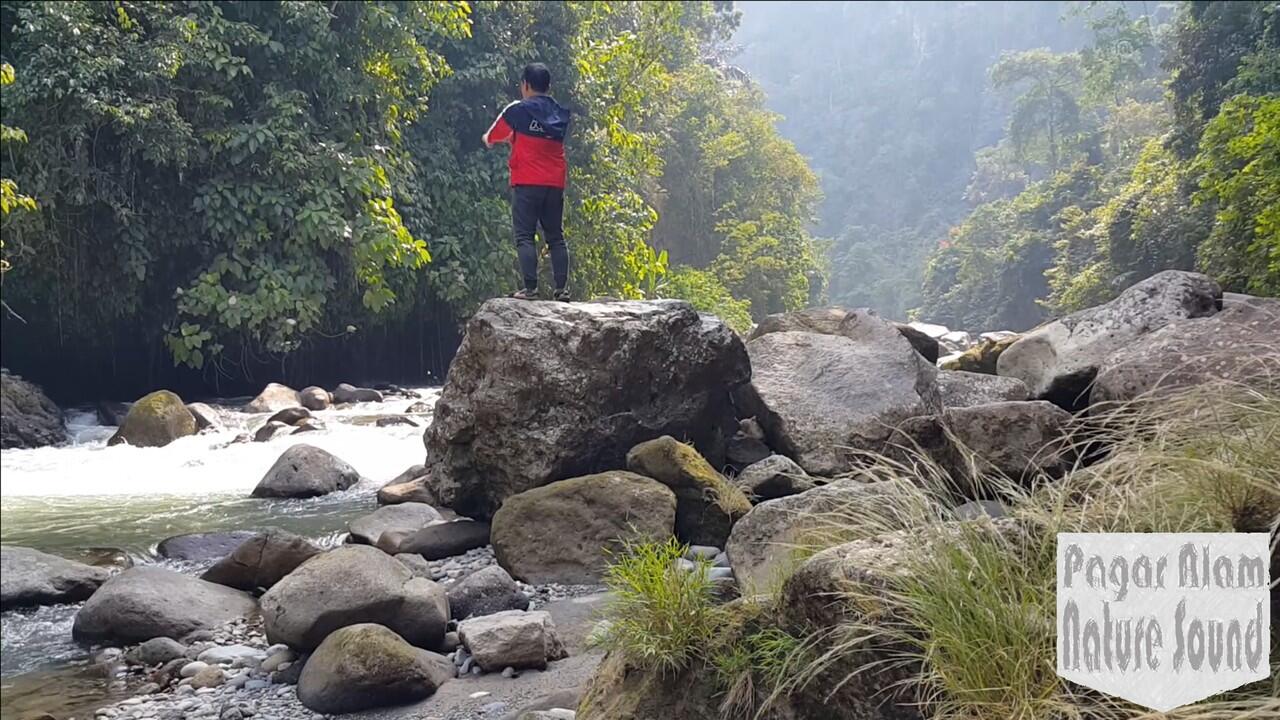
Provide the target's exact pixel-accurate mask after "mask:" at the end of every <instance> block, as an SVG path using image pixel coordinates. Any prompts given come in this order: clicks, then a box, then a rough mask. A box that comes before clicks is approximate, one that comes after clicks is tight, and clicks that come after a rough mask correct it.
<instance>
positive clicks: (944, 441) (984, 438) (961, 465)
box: [891, 400, 1074, 497]
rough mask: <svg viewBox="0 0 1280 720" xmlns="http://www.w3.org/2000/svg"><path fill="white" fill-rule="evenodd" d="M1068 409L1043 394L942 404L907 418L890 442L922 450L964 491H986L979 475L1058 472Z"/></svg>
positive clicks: (1063, 460)
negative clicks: (939, 408)
mask: <svg viewBox="0 0 1280 720" xmlns="http://www.w3.org/2000/svg"><path fill="white" fill-rule="evenodd" d="M1070 423H1071V414H1070V413H1068V412H1067V411H1065V410H1063V409H1062V408H1060V407H1058V406H1056V405H1054V404H1053V403H1051V402H1048V401H1046V400H1034V401H1030V402H998V403H987V404H984V405H974V406H972V407H964V408H948V409H947V410H946V411H945V412H944V413H942V414H941V415H936V416H930V417H919V418H912V419H910V420H907V421H906V422H904V423H903V424H902V425H901V426H900V427H899V432H900V433H901V434H902V435H903V436H905V438H906V440H905V441H902V440H899V439H898V438H897V437H896V436H895V438H894V439H893V440H891V442H893V443H897V444H899V445H900V446H902V447H905V448H912V449H913V452H924V453H926V454H928V455H929V456H930V457H932V458H933V459H934V460H935V461H936V462H937V463H938V464H939V465H941V466H942V467H943V468H944V469H946V470H947V471H948V472H949V474H950V476H951V478H952V480H953V481H954V482H955V483H956V487H955V488H954V489H956V490H957V491H959V492H961V493H962V494H963V495H964V496H965V497H975V496H978V495H983V494H986V492H987V491H988V490H990V489H991V488H990V487H984V486H983V484H982V483H980V481H981V480H982V479H984V478H986V479H988V480H992V479H995V478H997V477H1001V478H1007V479H1009V480H1014V481H1019V480H1026V479H1030V478H1032V477H1033V476H1035V475H1037V474H1044V475H1048V476H1051V477H1056V476H1058V475H1061V474H1062V473H1063V472H1065V471H1066V470H1067V469H1069V468H1070V467H1071V464H1072V461H1073V459H1074V455H1073V453H1072V451H1071V448H1070V447H1069V443H1067V441H1066V433H1067V431H1068V426H1069V425H1070Z"/></svg>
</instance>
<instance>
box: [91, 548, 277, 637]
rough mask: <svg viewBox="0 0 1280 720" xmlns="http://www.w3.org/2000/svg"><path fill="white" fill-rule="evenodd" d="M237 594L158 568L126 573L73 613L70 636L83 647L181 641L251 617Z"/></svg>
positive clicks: (248, 603)
mask: <svg viewBox="0 0 1280 720" xmlns="http://www.w3.org/2000/svg"><path fill="white" fill-rule="evenodd" d="M256 608H257V603H255V602H254V601H253V598H251V597H249V596H248V595H247V594H245V593H243V592H240V591H239V590H233V589H231V588H229V587H224V586H222V585H215V584H214V583H211V582H205V581H204V580H200V579H198V578H195V577H192V576H190V575H184V574H182V573H179V572H174V571H173V570H167V569H165V568H161V567H155V566H150V565H142V566H138V567H132V568H129V569H128V570H125V571H124V572H121V573H120V574H119V575H115V576H114V577H112V578H110V579H109V580H107V581H106V582H105V583H103V584H102V587H100V588H98V590H97V592H95V593H94V594H93V596H92V597H90V598H89V599H88V601H86V602H85V604H84V606H83V607H81V608H80V611H79V612H77V613H76V619H75V624H74V625H73V626H72V634H73V635H74V636H75V637H76V639H77V640H82V641H86V642H108V641H112V642H123V643H135V642H142V641H144V640H150V639H151V638H153V637H168V638H174V639H177V638H181V637H183V636H185V635H186V634H188V633H190V632H192V631H195V630H211V629H213V628H216V627H218V626H220V625H223V624H226V623H228V622H231V621H232V620H235V619H237V618H245V617H248V616H250V615H251V614H253V612H254V610H255V609H256Z"/></svg>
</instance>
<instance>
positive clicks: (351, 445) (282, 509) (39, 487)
mask: <svg viewBox="0 0 1280 720" xmlns="http://www.w3.org/2000/svg"><path fill="white" fill-rule="evenodd" d="M416 392H417V393H418V394H420V395H421V396H422V398H423V399H425V400H426V402H427V404H429V405H432V404H434V402H435V399H436V397H437V396H438V394H439V392H438V390H437V389H434V388H428V389H421V390H417V391H416ZM413 402H416V401H415V400H409V399H403V398H393V399H389V400H388V401H386V402H384V403H361V404H356V405H350V406H344V407H343V408H341V409H333V410H326V411H322V412H317V413H314V415H315V416H316V417H318V418H320V419H321V420H323V421H324V422H325V424H326V429H325V430H323V431H318V432H308V433H303V434H301V435H296V436H284V437H278V438H276V439H274V440H271V441H269V442H265V443H242V444H229V443H231V440H232V439H233V438H235V436H236V435H238V434H240V433H242V432H252V431H253V430H255V429H257V428H258V427H260V426H261V425H262V424H263V423H264V422H265V421H266V418H267V417H268V415H267V414H247V413H241V412H238V411H235V410H232V409H229V408H219V409H220V410H223V412H222V416H223V425H222V428H221V429H219V430H217V431H216V432H206V433H203V434H200V435H195V436H192V437H187V438H182V439H180V440H177V441H175V442H173V443H171V444H169V445H168V446H166V447H162V448H134V447H129V446H126V445H117V446H114V447H107V446H106V441H107V438H109V437H110V436H111V434H112V433H113V432H115V430H116V428H114V427H107V426H103V425H99V424H97V419H96V416H95V414H94V413H91V412H77V411H71V412H69V413H68V423H67V426H68V430H69V433H70V435H71V438H72V439H71V442H70V443H68V444H67V445H64V446H61V447H46V448H37V449H34V450H4V451H2V452H0V542H3V543H5V544H15V545H26V546H29V547H34V548H37V549H39V550H44V551H46V552H52V553H55V554H58V555H63V556H65V557H71V558H79V557H84V556H85V555H86V553H89V552H92V551H94V550H95V549H103V548H108V549H111V550H113V551H119V552H123V553H125V554H127V555H129V556H130V557H131V559H132V560H133V562H135V563H163V564H169V565H172V566H175V567H178V568H179V569H184V570H193V569H195V568H191V567H181V566H180V565H178V564H176V563H171V562H169V561H163V560H160V559H159V558H157V557H156V555H155V546H156V544H157V543H158V542H159V541H160V540H163V539H164V538H166V537H170V536H172V535H180V534H184V533H193V532H208V531H215V530H241V529H255V528H262V527H267V526H274V527H280V528H284V529H286V530H289V531H292V532H295V533H298V534H300V535H303V536H306V537H309V538H312V539H314V540H316V541H317V542H320V543H322V544H325V545H329V544H333V543H336V542H339V541H340V540H341V538H342V536H343V535H344V534H345V533H346V523H347V521H348V520H350V519H351V518H352V517H355V516H358V515H360V514H363V513H366V512H370V511H372V510H373V509H374V508H375V507H376V506H377V503H376V499H375V497H374V495H375V493H376V491H377V488H379V487H380V486H381V485H382V484H383V483H385V482H386V481H387V480H390V479H391V478H393V477H395V476H396V475H398V474H399V473H400V472H401V471H403V470H404V469H405V468H407V467H409V466H410V465H414V464H417V463H421V462H422V460H423V457H424V454H425V451H424V449H423V444H422V433H423V430H424V427H423V426H425V424H426V422H427V421H428V416H424V415H417V416H410V417H413V418H414V419H415V420H416V422H418V424H419V426H418V427H412V426H409V425H391V426H388V427H377V426H376V425H375V424H374V421H375V420H376V419H377V418H378V417H379V416H383V415H396V414H402V413H404V411H405V409H406V408H407V407H408V406H409V405H410V404H411V403H413ZM297 443H308V444H311V445H315V446H318V447H321V448H324V449H325V450H328V451H329V452H331V453H333V454H334V455H337V456H338V457H340V458H342V459H343V460H345V461H347V462H348V463H350V464H351V465H352V466H353V467H355V469H356V470H358V471H359V472H360V474H361V475H362V476H363V477H364V478H365V479H364V480H363V481H362V482H361V483H360V484H358V485H356V486H355V487H353V488H351V489H350V490H347V491H345V492H341V493H333V494H331V495H328V496H325V497H321V498H313V499H307V500H265V499H253V498H250V497H249V492H250V491H251V490H253V487H254V486H255V485H257V483H258V481H259V480H261V479H262V476H263V474H264V473H265V472H266V471H267V469H268V468H269V467H271V464H272V463H274V462H275V461H276V458H278V457H279V456H280V453H282V452H283V451H284V450H285V448H287V447H289V446H290V445H293V444H297ZM77 609H78V606H77V605H60V606H52V607H43V608H39V609H34V610H18V611H9V612H4V613H3V614H0V695H3V698H2V699H0V716H3V718H4V719H5V720H8V718H10V717H13V718H18V717H20V716H21V715H23V714H25V712H26V711H27V710H28V708H35V709H47V708H51V707H52V706H51V705H49V704H47V703H44V702H42V698H44V696H48V695H52V694H59V693H60V694H63V695H66V694H67V693H71V694H72V695H76V694H83V695H84V696H85V698H84V699H85V700H86V701H87V700H89V699H91V698H93V699H96V698H99V697H102V696H103V693H104V692H105V689H106V684H107V683H106V679H105V678H96V677H93V673H92V672H91V671H89V670H87V669H86V668H87V662H88V657H89V649H88V648H85V647H82V646H79V645H77V644H75V643H74V642H73V641H72V640H71V623H72V620H73V619H74V617H75V611H76V610H77ZM44 699H47V698H44ZM64 705H65V703H64ZM82 705H83V703H82ZM71 706H74V703H72V704H71ZM55 714H58V715H59V716H61V714H59V713H56V712H55Z"/></svg>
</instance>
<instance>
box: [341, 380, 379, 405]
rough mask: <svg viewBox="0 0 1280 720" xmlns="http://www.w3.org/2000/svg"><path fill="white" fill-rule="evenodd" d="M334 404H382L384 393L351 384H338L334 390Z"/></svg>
mask: <svg viewBox="0 0 1280 720" xmlns="http://www.w3.org/2000/svg"><path fill="white" fill-rule="evenodd" d="M333 402H334V403H337V404H345V403H362V402H382V393H380V392H378V391H377V390H374V389H372V388H362V387H356V386H354V385H351V384H349V383H338V387H336V388H334V389H333Z"/></svg>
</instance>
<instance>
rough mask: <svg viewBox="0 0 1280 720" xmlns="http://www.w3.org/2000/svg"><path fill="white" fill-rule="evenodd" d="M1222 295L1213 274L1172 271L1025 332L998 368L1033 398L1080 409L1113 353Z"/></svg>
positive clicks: (1210, 307) (1210, 310) (1212, 306)
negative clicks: (1021, 383) (1100, 370)
mask: <svg viewBox="0 0 1280 720" xmlns="http://www.w3.org/2000/svg"><path fill="white" fill-rule="evenodd" d="M1221 298H1222V289H1221V288H1219V287H1218V283H1216V282H1214V281H1213V279H1212V278H1210V277H1208V276H1207V275H1201V274H1199V273H1191V272H1183V271H1181V270H1166V271H1164V272H1162V273H1157V274H1156V275H1152V276H1151V277H1149V278H1147V279H1146V280H1143V281H1142V282H1140V283H1138V284H1136V285H1134V286H1132V287H1130V288H1129V289H1128V290H1125V291H1124V292H1123V293H1121V294H1120V296H1119V297H1117V298H1116V299H1115V300H1112V301H1111V302H1109V303H1106V304H1104V305H1099V306H1097V307H1092V308H1087V309H1085V310H1080V311H1079V312H1075V313H1072V314H1070V315H1068V316H1066V317H1064V318H1061V319H1058V320H1054V321H1052V322H1049V323H1046V324H1044V325H1041V326H1040V327H1038V328H1035V329H1034V330H1031V331H1029V332H1026V333H1024V334H1023V335H1022V336H1021V337H1019V338H1018V340H1017V341H1016V342H1014V343H1013V344H1012V345H1010V346H1009V347H1008V349H1006V350H1005V351H1004V352H1002V353H1001V354H1000V358H999V360H997V361H996V371H997V372H998V373H999V374H1000V375H1004V376H1007V377H1014V378H1017V379H1019V380H1021V381H1023V382H1024V383H1026V384H1027V387H1028V388H1030V390H1031V395H1032V397H1036V398H1040V399H1042V400H1050V401H1052V402H1054V403H1056V404H1057V405H1059V406H1061V407H1064V408H1067V409H1069V410H1074V409H1079V408H1081V407H1083V406H1084V405H1085V404H1087V400H1088V395H1089V386H1090V384H1091V383H1092V382H1093V379H1094V376H1095V375H1096V374H1097V372H1098V367H1099V366H1100V365H1101V364H1102V362H1103V361H1104V360H1106V359H1107V357H1108V356H1110V355H1111V354H1112V353H1114V352H1116V351H1117V350H1120V349H1122V348H1124V347H1127V346H1129V345H1131V344H1133V343H1134V341H1136V340H1137V339H1138V338H1140V337H1142V336H1144V335H1146V334H1148V333H1151V332H1154V331H1156V330H1159V329H1160V328H1162V327H1164V326H1165V325H1168V324H1169V323H1171V322H1173V321H1175V320H1182V319H1185V318H1200V317H1208V316H1210V315H1213V314H1214V313H1216V312H1217V310H1218V303H1219V301H1220V300H1221Z"/></svg>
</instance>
